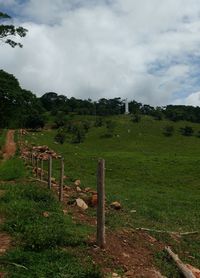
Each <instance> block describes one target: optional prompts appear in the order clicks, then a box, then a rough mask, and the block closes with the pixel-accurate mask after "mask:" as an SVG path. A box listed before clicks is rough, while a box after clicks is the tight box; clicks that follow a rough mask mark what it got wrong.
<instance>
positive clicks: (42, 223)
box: [0, 184, 101, 278]
mask: <svg viewBox="0 0 200 278" xmlns="http://www.w3.org/2000/svg"><path fill="white" fill-rule="evenodd" d="M0 204H1V206H0V207H1V209H0V213H1V214H3V215H5V223H4V224H3V226H2V228H3V230H4V231H7V232H9V233H10V234H11V235H12V238H15V242H16V244H17V245H18V246H15V248H12V249H11V250H10V251H9V252H7V253H6V254H5V255H4V256H1V258H0V264H1V266H2V267H1V268H3V271H4V272H6V273H7V277H16V278H19V277H20V278H21V277H61V276H63V277H69V278H76V277H77V278H78V277H83V278H84V277H85V278H87V277H88V278H92V277H101V275H100V272H99V271H98V270H97V269H96V267H94V266H93V265H92V263H91V260H90V259H89V258H87V257H86V256H85V249H83V247H84V245H85V238H86V235H88V233H89V232H90V229H89V228H88V227H87V226H83V225H80V224H74V223H73V222H72V219H71V217H70V216H69V215H64V214H63V212H62V207H61V205H60V203H59V202H58V201H57V200H56V199H55V197H54V195H53V193H52V192H51V191H49V190H48V189H46V188H42V187H41V186H39V185H36V184H34V185H33V184H26V185H23V184H16V185H14V186H11V185H8V184H7V185H6V194H5V195H4V196H3V197H1V198H0ZM44 212H46V213H48V215H47V216H46V217H45V216H44ZM16 239H17V240H16ZM63 246H64V247H65V248H62V249H61V248H60V247H63ZM75 246H76V249H72V247H75Z"/></svg>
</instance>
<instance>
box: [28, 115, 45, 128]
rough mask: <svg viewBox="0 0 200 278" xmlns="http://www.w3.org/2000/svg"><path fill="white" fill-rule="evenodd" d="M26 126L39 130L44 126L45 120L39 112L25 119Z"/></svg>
mask: <svg viewBox="0 0 200 278" xmlns="http://www.w3.org/2000/svg"><path fill="white" fill-rule="evenodd" d="M25 127H26V128H31V129H33V130H37V129H38V128H43V127H44V120H43V118H42V116H41V115H39V114H32V115H29V116H28V117H27V119H26V121H25Z"/></svg>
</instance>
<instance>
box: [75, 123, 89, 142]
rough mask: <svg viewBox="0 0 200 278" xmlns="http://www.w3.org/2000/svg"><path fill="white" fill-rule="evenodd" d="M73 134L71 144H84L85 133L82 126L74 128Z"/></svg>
mask: <svg viewBox="0 0 200 278" xmlns="http://www.w3.org/2000/svg"><path fill="white" fill-rule="evenodd" d="M73 134H74V137H73V141H72V142H73V143H75V144H80V143H82V142H84V140H85V134H86V131H85V129H84V127H83V125H81V124H80V125H76V127H75V128H74V131H73Z"/></svg>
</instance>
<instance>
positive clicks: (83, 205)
mask: <svg viewBox="0 0 200 278" xmlns="http://www.w3.org/2000/svg"><path fill="white" fill-rule="evenodd" d="M76 204H77V206H78V207H79V208H81V209H83V210H86V209H88V205H87V204H86V203H85V202H84V201H83V200H82V199H80V198H78V199H76Z"/></svg>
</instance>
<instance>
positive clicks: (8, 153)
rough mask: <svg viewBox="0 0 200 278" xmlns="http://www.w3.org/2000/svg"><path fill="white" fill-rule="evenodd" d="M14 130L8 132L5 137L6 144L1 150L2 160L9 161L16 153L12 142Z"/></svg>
mask: <svg viewBox="0 0 200 278" xmlns="http://www.w3.org/2000/svg"><path fill="white" fill-rule="evenodd" d="M14 134H15V131H14V130H8V132H7V135H6V144H5V146H4V148H3V158H4V159H9V158H11V157H12V156H14V154H15V152H16V144H15V142H14Z"/></svg>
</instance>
